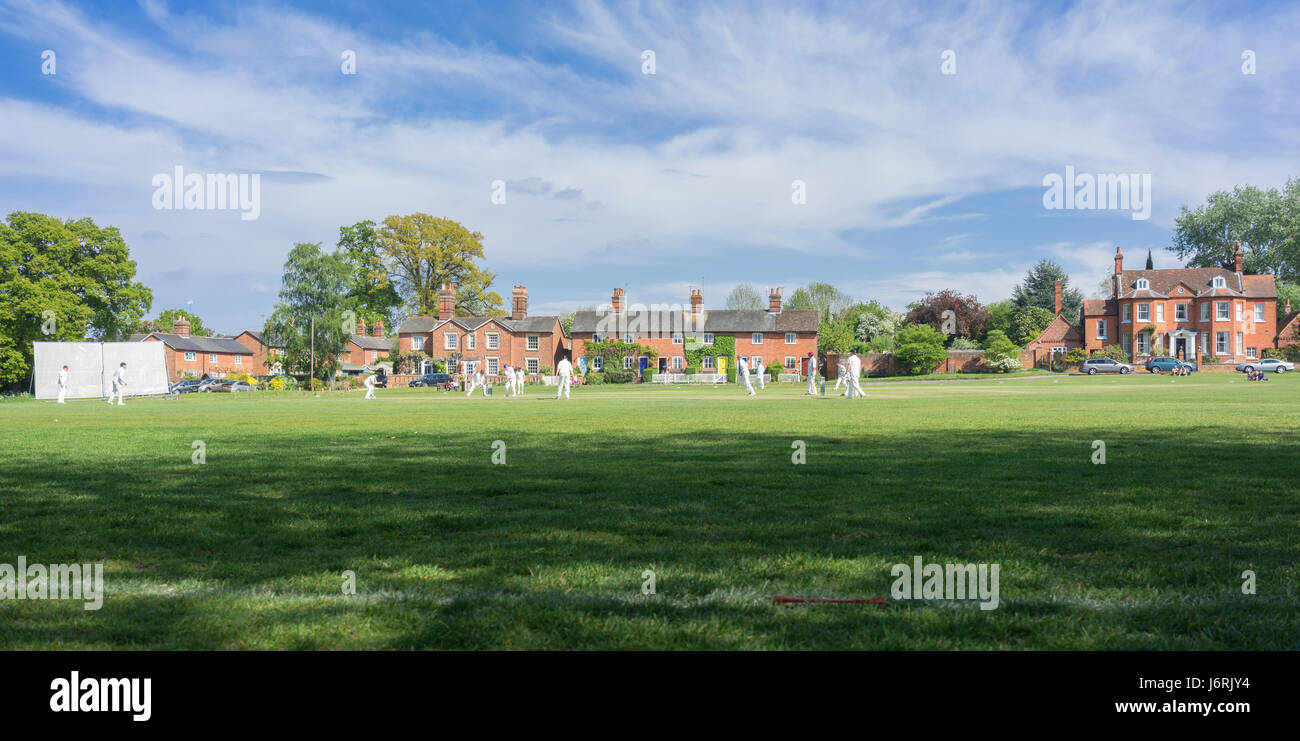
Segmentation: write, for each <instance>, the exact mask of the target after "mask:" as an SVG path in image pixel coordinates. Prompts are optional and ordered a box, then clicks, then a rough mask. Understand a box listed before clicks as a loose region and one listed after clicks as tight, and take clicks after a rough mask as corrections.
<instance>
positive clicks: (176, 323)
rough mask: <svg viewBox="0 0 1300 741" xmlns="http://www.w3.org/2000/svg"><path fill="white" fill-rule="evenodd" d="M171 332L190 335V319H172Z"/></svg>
mask: <svg viewBox="0 0 1300 741" xmlns="http://www.w3.org/2000/svg"><path fill="white" fill-rule="evenodd" d="M172 334H178V335H180V336H182V337H189V336H190V321H189V320H188V319H182V318H177V319H174V320H172Z"/></svg>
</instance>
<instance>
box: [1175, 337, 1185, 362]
mask: <svg viewBox="0 0 1300 741" xmlns="http://www.w3.org/2000/svg"><path fill="white" fill-rule="evenodd" d="M1174 357H1176V358H1180V359H1182V360H1186V359H1187V338H1186V337H1179V338H1178V339H1177V340H1174Z"/></svg>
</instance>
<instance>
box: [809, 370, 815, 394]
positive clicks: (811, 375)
mask: <svg viewBox="0 0 1300 741" xmlns="http://www.w3.org/2000/svg"><path fill="white" fill-rule="evenodd" d="M808 393H810V394H812V395H813V396H816V395H817V373H816V372H813V373H809V374H808Z"/></svg>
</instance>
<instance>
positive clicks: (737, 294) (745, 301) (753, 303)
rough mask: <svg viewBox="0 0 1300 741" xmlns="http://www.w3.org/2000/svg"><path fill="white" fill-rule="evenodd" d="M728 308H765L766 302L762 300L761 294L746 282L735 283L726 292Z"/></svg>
mask: <svg viewBox="0 0 1300 741" xmlns="http://www.w3.org/2000/svg"><path fill="white" fill-rule="evenodd" d="M727 308H728V309H755V310H757V309H766V308H767V304H766V303H765V302H764V301H763V295H762V294H761V293H759V292H758V289H756V288H754V287H753V286H752V285H750V284H748V283H740V284H737V285H736V287H735V288H733V289H731V293H728V294H727Z"/></svg>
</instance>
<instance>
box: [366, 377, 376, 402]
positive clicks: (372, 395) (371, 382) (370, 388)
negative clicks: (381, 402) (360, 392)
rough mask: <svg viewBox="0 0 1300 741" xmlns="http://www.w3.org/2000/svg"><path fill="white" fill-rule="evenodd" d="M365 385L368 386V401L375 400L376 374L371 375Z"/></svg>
mask: <svg viewBox="0 0 1300 741" xmlns="http://www.w3.org/2000/svg"><path fill="white" fill-rule="evenodd" d="M365 384H366V396H365V398H367V399H373V398H375V374H374V373H371V374H370V375H368V376H366V380H365Z"/></svg>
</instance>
